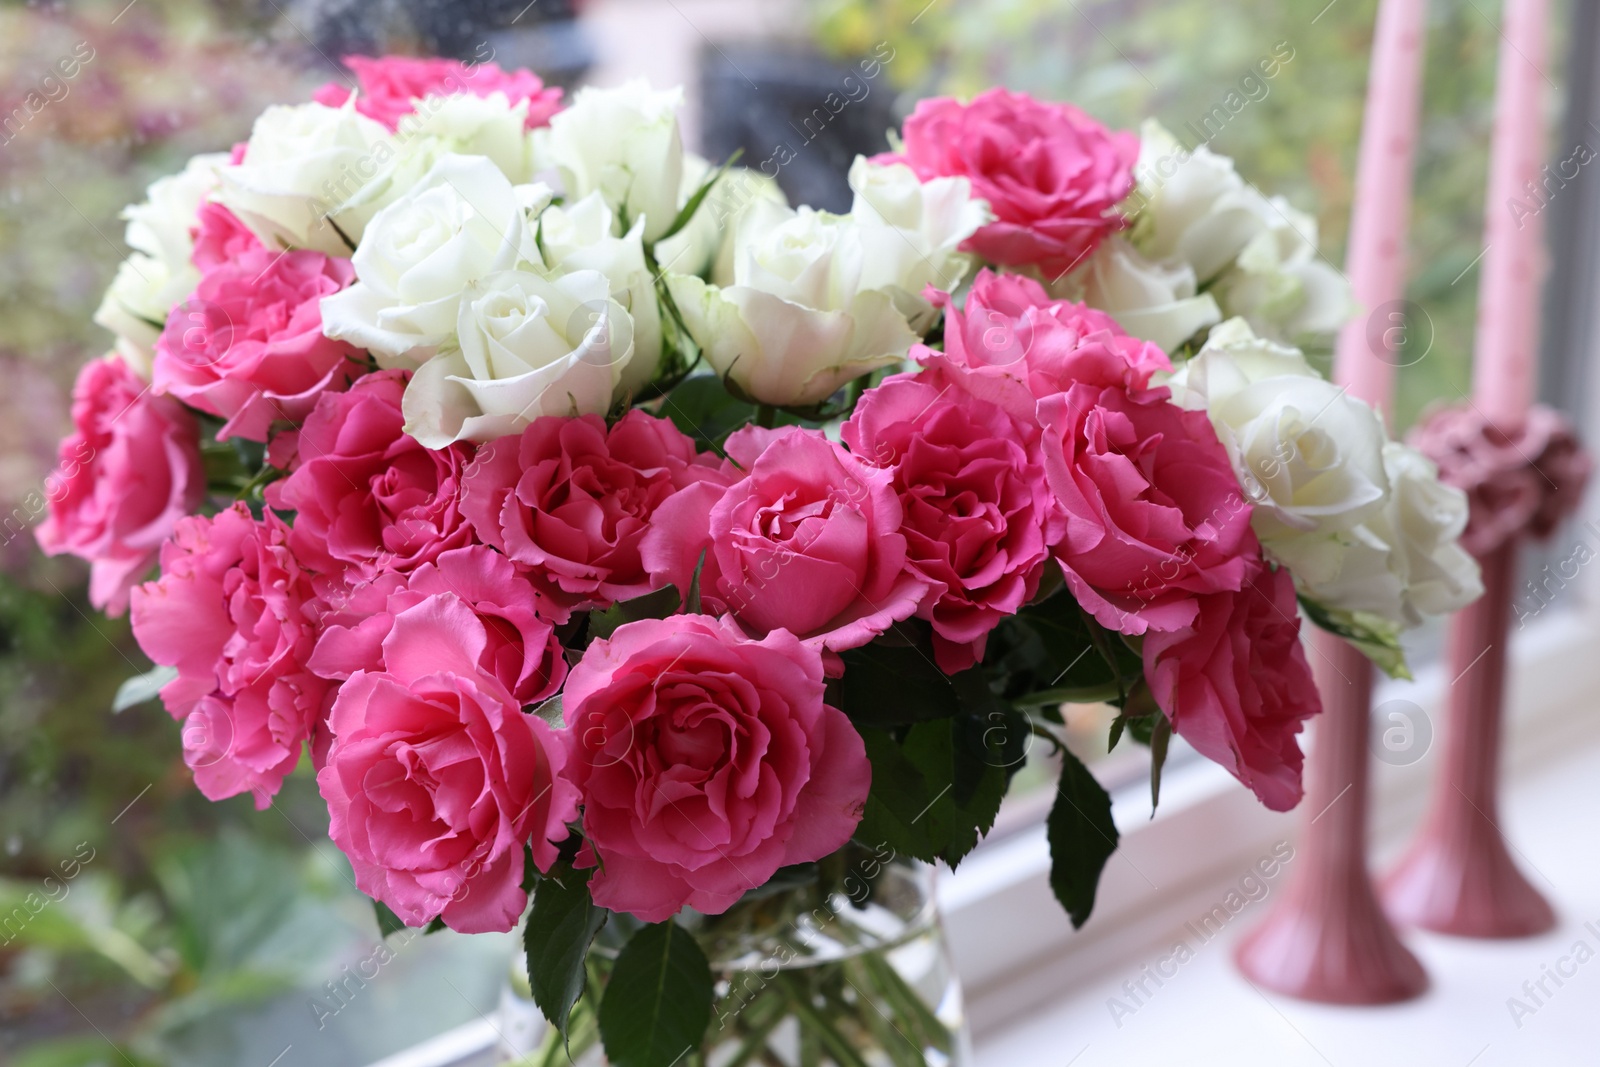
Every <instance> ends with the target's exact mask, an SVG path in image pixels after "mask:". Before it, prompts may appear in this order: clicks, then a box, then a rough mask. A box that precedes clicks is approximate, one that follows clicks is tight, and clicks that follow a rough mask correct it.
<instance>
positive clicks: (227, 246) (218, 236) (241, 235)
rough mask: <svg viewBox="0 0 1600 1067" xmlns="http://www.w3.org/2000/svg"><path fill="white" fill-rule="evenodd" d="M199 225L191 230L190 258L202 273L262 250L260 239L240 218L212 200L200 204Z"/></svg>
mask: <svg viewBox="0 0 1600 1067" xmlns="http://www.w3.org/2000/svg"><path fill="white" fill-rule="evenodd" d="M198 218H199V223H198V225H197V226H196V227H195V231H194V252H193V254H192V255H191V256H190V258H191V259H192V260H193V261H194V265H195V267H196V268H197V269H198V270H199V271H200V272H201V273H208V272H210V271H213V270H216V269H217V268H218V267H220V266H222V265H224V264H226V263H232V262H233V261H234V260H236V259H240V258H242V257H243V256H244V255H245V253H247V252H253V251H255V250H256V249H259V248H261V247H262V245H261V239H260V238H259V237H257V236H256V235H255V233H254V232H252V231H251V229H250V227H248V226H246V225H245V224H244V223H243V222H241V221H239V216H237V215H235V214H234V213H233V212H231V211H229V210H228V209H227V208H225V207H223V206H222V205H221V204H218V203H216V202H214V201H211V200H207V201H206V202H205V203H203V204H201V205H200V212H199V215H198Z"/></svg>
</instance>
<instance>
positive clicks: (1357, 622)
mask: <svg viewBox="0 0 1600 1067" xmlns="http://www.w3.org/2000/svg"><path fill="white" fill-rule="evenodd" d="M1300 607H1301V608H1302V609H1303V610H1304V611H1305V613H1306V617H1307V618H1309V619H1310V620H1311V621H1312V623H1313V624H1315V625H1316V626H1317V627H1318V628H1320V629H1323V630H1326V631H1328V632H1329V633H1330V634H1334V635H1335V636H1338V637H1342V638H1344V639H1345V640H1346V641H1349V642H1350V643H1351V644H1352V645H1354V646H1355V647H1356V649H1357V650H1358V651H1360V653H1361V654H1362V655H1363V656H1366V657H1367V658H1368V659H1369V660H1371V661H1372V662H1373V664H1374V665H1375V666H1377V668H1378V669H1379V670H1381V671H1382V672H1383V673H1384V674H1387V675H1388V676H1389V677H1390V678H1403V679H1406V680H1407V681H1410V680H1411V669H1410V668H1409V667H1407V666H1406V653H1405V649H1403V648H1401V647H1400V627H1399V626H1398V625H1397V624H1395V623H1393V622H1390V621H1389V620H1388V619H1385V618H1384V617H1383V616H1381V615H1374V614H1372V613H1370V612H1365V611H1333V610H1331V609H1329V608H1325V607H1323V606H1322V605H1321V604H1318V603H1317V602H1316V601H1313V600H1308V599H1307V598H1305V597H1301V598H1300Z"/></svg>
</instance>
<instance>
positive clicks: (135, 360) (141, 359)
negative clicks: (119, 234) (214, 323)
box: [94, 252, 199, 381]
mask: <svg viewBox="0 0 1600 1067" xmlns="http://www.w3.org/2000/svg"><path fill="white" fill-rule="evenodd" d="M190 270H191V272H192V271H193V268H190ZM193 273H194V276H193V277H190V274H189V273H188V272H186V273H184V274H181V275H180V276H179V277H177V278H174V277H173V276H172V273H171V272H170V271H169V270H168V268H167V265H166V264H165V263H163V262H162V261H161V260H159V259H153V258H151V257H150V256H147V255H145V254H144V253H142V252H135V253H134V254H133V255H131V256H129V257H128V258H127V259H125V260H123V261H122V262H121V263H120V264H118V266H117V273H116V276H115V277H114V278H112V280H111V285H110V286H109V287H108V288H107V289H106V293H105V296H103V297H101V298H100V306H99V307H98V308H97V309H95V313H94V321H95V323H96V325H99V326H103V327H105V328H106V329H108V330H110V331H111V332H112V333H114V334H116V335H117V341H118V344H117V351H118V352H120V353H121V354H122V357H123V362H125V363H127V364H128V366H129V367H131V368H132V369H133V371H134V373H135V374H137V375H139V377H141V378H144V379H145V380H147V381H148V380H149V378H150V362H151V358H152V352H153V349H154V347H155V343H156V339H157V338H158V337H160V336H161V330H162V327H163V326H164V325H165V324H166V319H167V313H168V312H170V311H171V310H172V308H173V306H174V305H175V304H178V303H180V302H181V301H182V300H183V299H184V298H185V297H187V296H188V295H189V294H190V293H191V292H193V291H194V287H195V284H196V282H197V281H198V280H199V274H198V272H193Z"/></svg>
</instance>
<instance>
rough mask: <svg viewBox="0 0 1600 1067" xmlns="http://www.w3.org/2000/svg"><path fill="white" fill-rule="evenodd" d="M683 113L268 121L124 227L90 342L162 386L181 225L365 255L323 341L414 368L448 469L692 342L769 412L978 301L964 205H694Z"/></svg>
mask: <svg viewBox="0 0 1600 1067" xmlns="http://www.w3.org/2000/svg"><path fill="white" fill-rule="evenodd" d="M681 104H682V90H681V89H673V90H667V91H655V90H652V89H651V88H650V87H649V86H647V85H646V84H645V83H643V82H641V81H636V82H631V83H629V84H627V85H623V86H621V87H618V88H613V89H595V88H587V89H583V90H581V91H580V92H578V93H577V94H576V97H575V99H574V100H573V101H572V103H571V106H569V107H567V108H565V109H564V110H562V111H561V112H559V113H558V114H556V115H555V117H554V118H553V119H552V121H551V123H550V125H549V127H548V128H538V129H534V130H525V129H524V120H525V118H526V111H527V103H526V101H522V102H518V103H517V104H511V103H509V102H507V100H506V98H505V96H504V95H503V94H497V93H491V94H489V95H488V96H485V97H479V96H471V95H464V94H463V95H451V96H444V97H439V98H437V99H427V100H422V101H418V104H417V112H416V114H415V115H412V116H407V118H406V120H404V121H402V122H401V124H400V126H399V128H398V129H397V130H396V131H394V132H390V131H389V130H387V129H386V128H385V127H384V126H383V125H381V124H380V123H378V122H375V121H373V120H372V119H369V118H367V117H365V116H363V115H361V114H360V113H358V112H357V111H356V110H355V109H354V107H353V106H352V104H346V105H345V106H344V107H339V108H332V107H326V106H323V105H321V104H303V105H296V106H282V107H273V108H270V109H268V110H267V111H266V112H265V113H264V114H263V115H262V116H261V118H260V119H259V120H258V121H257V122H256V124H255V127H254V129H253V130H252V132H251V136H250V139H249V142H248V147H247V149H246V150H245V152H244V153H243V156H244V158H245V159H248V160H249V162H248V163H236V164H230V163H229V162H228V158H227V157H226V156H207V157H200V158H197V159H196V160H195V161H193V162H192V163H191V164H190V166H189V169H188V170H186V171H185V172H184V173H183V174H182V175H179V176H177V177H175V178H170V179H164V180H163V181H162V182H158V183H157V184H156V186H155V187H153V188H152V191H151V199H150V201H149V202H148V203H146V204H144V205H140V206H139V207H138V208H134V209H130V214H129V228H128V229H129V232H128V239H129V244H130V245H131V246H132V247H133V248H134V249H136V253H135V255H134V256H133V257H130V259H129V261H128V262H127V263H126V264H125V265H124V267H123V270H122V272H121V273H119V275H118V278H117V281H116V283H115V284H114V285H113V286H112V288H111V291H110V292H109V293H108V294H107V297H106V300H105V303H104V305H103V306H102V309H101V313H100V315H99V317H98V318H97V321H99V322H101V324H102V325H105V326H107V327H108V328H110V329H111V330H112V331H113V332H115V333H116V334H118V335H119V337H121V338H123V339H125V340H124V342H123V343H124V346H125V347H126V348H127V349H129V350H130V352H129V353H127V354H128V355H132V356H134V357H135V358H132V359H130V364H131V365H133V366H135V367H136V368H137V367H145V368H147V367H148V366H149V349H150V346H151V345H152V344H153V343H154V341H155V339H156V337H157V336H158V334H159V332H160V328H161V323H162V321H163V320H164V318H165V317H166V314H167V309H169V308H171V307H172V306H173V305H174V304H175V303H177V302H178V301H179V300H181V299H183V297H184V296H185V295H186V294H187V293H188V292H190V291H191V290H192V289H193V287H194V284H195V281H196V280H197V278H198V275H197V273H196V271H195V270H194V268H193V266H192V265H191V264H190V262H189V257H190V254H191V251H192V246H191V242H190V238H189V227H190V226H192V224H193V219H194V217H195V210H196V208H197V206H198V205H199V203H200V202H201V201H202V200H203V199H205V198H208V197H209V198H211V199H214V200H216V201H217V202H219V203H220V204H222V205H223V206H225V207H227V208H228V209H229V210H230V211H232V212H233V214H234V215H236V216H238V217H239V218H240V219H241V220H243V221H244V222H245V223H246V224H247V225H249V227H250V228H251V230H253V231H254V232H255V233H256V235H257V236H259V237H261V238H262V239H263V240H265V241H266V242H267V243H268V245H269V246H275V247H279V248H285V249H287V248H310V249H314V250H317V251H321V252H325V253H327V254H329V255H348V256H349V257H350V259H351V262H352V264H353V266H354V269H355V273H356V279H357V280H356V283H355V284H354V285H352V286H351V287H350V288H348V289H346V290H344V291H342V292H340V293H337V294H335V295H333V296H330V297H328V298H327V299H326V300H324V302H323V305H322V314H323V329H324V332H325V333H326V334H327V335H328V336H329V337H332V338H335V339H338V340H342V341H348V342H350V343H352V344H354V345H356V346H358V347H360V348H363V349H366V350H367V351H368V352H370V353H371V354H372V356H373V358H374V359H375V360H376V362H377V363H378V365H379V366H380V367H383V368H386V369H387V368H406V369H409V370H411V371H413V372H414V374H413V377H412V380H411V383H410V385H409V386H408V388H407V391H406V396H405V414H406V420H407V430H408V431H409V432H411V433H412V434H413V436H415V437H416V438H417V439H418V440H420V441H422V442H423V443H424V444H426V445H428V446H430V447H434V448H438V447H442V446H444V445H446V444H448V443H450V442H452V441H458V440H468V441H485V440H490V439H492V438H495V437H499V436H503V435H506V434H510V433H515V432H517V431H519V430H520V429H521V428H522V427H523V426H526V425H527V424H528V423H529V422H531V421H532V420H534V419H536V418H539V417H541V416H545V415H572V414H586V413H604V412H606V411H607V410H609V409H610V408H611V407H612V406H613V404H614V403H615V402H617V401H620V400H622V399H623V398H625V397H629V396H633V397H637V396H639V395H640V394H641V392H642V391H643V390H644V389H645V388H646V387H647V386H649V385H650V383H651V382H652V381H654V380H656V379H657V377H658V372H661V371H662V370H663V369H664V367H663V360H667V359H675V358H678V356H679V355H680V352H679V348H680V345H681V344H682V338H681V337H680V336H679V331H683V332H686V333H687V335H688V337H690V338H692V340H693V343H694V345H695V346H696V347H697V348H698V349H699V350H700V351H701V352H702V353H703V355H704V357H705V359H706V361H707V362H708V363H709V365H710V366H711V367H712V368H713V369H714V370H715V371H716V372H717V373H719V374H720V375H722V376H723V377H724V378H725V379H726V380H729V381H730V382H732V383H733V385H734V386H736V387H737V388H738V389H740V390H742V391H743V392H744V393H745V394H746V395H748V396H749V397H750V398H751V399H753V400H756V401H760V402H762V403H770V404H781V405H788V406H805V405H810V404H816V403H819V402H820V401H822V400H825V399H826V398H827V397H828V396H830V395H831V394H832V393H833V392H834V391H835V390H836V389H837V388H838V387H839V386H840V385H841V384H843V383H844V382H846V381H849V380H851V379H854V378H856V377H859V376H860V375H861V374H863V373H865V372H866V371H869V370H872V369H875V368H877V367H881V366H887V365H889V364H891V363H894V362H895V361H897V360H899V359H901V358H902V357H904V356H905V354H906V352H907V350H908V349H909V348H910V346H911V345H912V344H914V343H916V342H917V341H918V340H920V338H921V334H922V332H924V331H925V330H926V329H927V327H928V326H929V325H930V324H931V322H932V320H933V319H934V317H935V310H934V308H933V307H932V305H930V304H929V303H928V302H927V301H926V300H925V299H924V298H923V296H922V292H923V290H924V289H925V288H926V286H927V285H929V284H930V283H932V284H935V285H937V286H938V287H940V288H943V289H953V288H954V287H955V286H956V285H957V284H958V283H959V282H960V281H961V280H962V278H963V277H964V276H965V275H966V273H967V272H968V270H969V268H970V263H969V259H968V257H967V256H965V255H963V254H961V253H959V252H958V251H957V249H958V247H959V246H960V245H961V243H962V242H963V241H964V240H965V239H966V238H967V237H969V236H970V235H971V234H972V233H973V231H975V230H976V229H977V228H978V227H979V226H981V225H982V224H983V223H984V222H985V221H987V220H988V218H989V214H988V209H987V207H986V206H985V205H984V203H983V202H982V201H981V200H975V199H973V197H972V195H971V190H970V187H969V183H968V182H967V181H966V180H965V179H958V178H951V179H940V180H936V181H933V182H929V183H926V184H925V183H922V182H919V181H918V180H917V178H916V176H915V175H914V174H912V173H911V171H910V170H909V169H908V168H906V167H904V166H899V165H894V166H880V165H877V164H873V163H870V162H868V161H867V160H865V159H861V160H858V161H857V163H856V165H855V167H854V168H853V169H852V171H851V179H850V180H851V184H852V186H853V188H854V189H855V191H856V198H855V206H854V208H853V210H852V211H851V212H849V213H848V214H844V215H833V214H829V213H827V212H822V211H814V210H812V209H810V208H806V207H801V208H798V209H793V208H790V207H788V206H787V204H786V203H785V201H784V198H783V196H782V194H781V193H779V192H778V190H777V186H776V184H775V183H773V182H772V181H771V180H770V179H768V178H766V177H764V176H762V175H760V174H759V173H755V172H751V171H746V170H735V171H734V172H732V173H728V174H724V175H721V180H720V181H719V182H718V183H717V186H716V191H715V193H714V194H713V195H712V196H710V197H704V196H700V195H697V194H702V193H703V192H704V191H705V189H706V187H707V186H708V185H709V184H710V183H711V180H712V179H713V178H714V177H716V175H715V174H714V172H713V171H712V168H711V167H710V166H709V164H708V163H707V162H706V161H705V160H704V159H702V158H700V157H698V156H696V155H694V154H693V153H691V152H688V151H686V150H685V149H684V147H683V142H682V138H681V136H680V132H679V119H678V109H679V107H680V106H681ZM697 208H698V210H696V209H697ZM157 213H159V215H160V216H161V218H160V220H159V223H158V220H156V219H154V218H153V217H152V216H154V215H156V214H157ZM168 245H171V246H172V247H167V246H168ZM658 295H659V296H660V298H661V299H658ZM674 305H675V306H674Z"/></svg>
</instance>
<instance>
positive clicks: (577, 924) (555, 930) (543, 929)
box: [522, 869, 610, 1036]
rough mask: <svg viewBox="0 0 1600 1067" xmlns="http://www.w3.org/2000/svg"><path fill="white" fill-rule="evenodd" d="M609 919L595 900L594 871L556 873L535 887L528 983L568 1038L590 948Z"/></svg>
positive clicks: (527, 931) (525, 941)
mask: <svg viewBox="0 0 1600 1067" xmlns="http://www.w3.org/2000/svg"><path fill="white" fill-rule="evenodd" d="M609 916H610V912H608V911H606V909H604V908H597V907H595V904H594V901H593V900H591V899H590V897H589V872H588V871H575V870H571V869H566V870H561V871H559V872H553V873H551V874H550V875H548V876H546V877H544V878H541V879H539V884H538V885H537V886H535V887H534V890H533V911H532V912H530V913H529V914H528V923H527V925H526V926H525V927H523V931H522V948H523V952H524V953H525V954H526V956H527V961H528V985H529V987H530V988H532V990H533V1002H534V1003H535V1004H537V1005H538V1006H539V1010H540V1011H542V1012H544V1017H545V1018H546V1019H549V1020H550V1025H551V1026H554V1027H555V1028H556V1029H557V1030H560V1031H561V1033H562V1036H566V1033H567V1019H568V1017H569V1016H570V1015H571V1014H572V1006H573V1005H574V1004H576V1003H577V1002H578V997H579V996H581V995H582V993H583V983H584V960H585V959H586V958H587V957H588V955H589V946H590V945H591V944H592V943H593V942H594V939H595V935H596V934H598V933H599V932H600V928H601V927H602V926H604V925H605V924H606V919H607V918H608V917H609Z"/></svg>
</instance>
